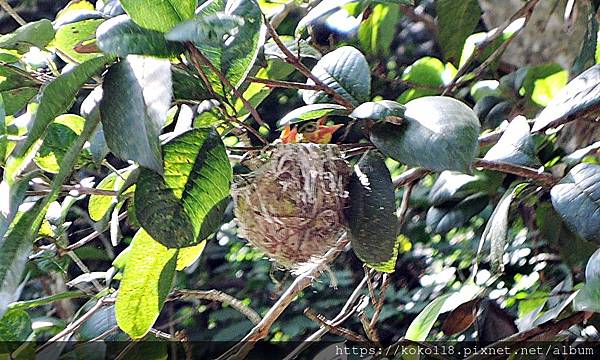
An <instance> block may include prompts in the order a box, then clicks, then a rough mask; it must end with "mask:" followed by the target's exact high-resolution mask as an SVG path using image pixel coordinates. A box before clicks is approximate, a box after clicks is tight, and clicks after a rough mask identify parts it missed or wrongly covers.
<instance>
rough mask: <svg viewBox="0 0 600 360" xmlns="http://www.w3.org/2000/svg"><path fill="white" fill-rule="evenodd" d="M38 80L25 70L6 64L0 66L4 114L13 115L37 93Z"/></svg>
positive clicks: (0, 88) (0, 93)
mask: <svg viewBox="0 0 600 360" xmlns="http://www.w3.org/2000/svg"><path fill="white" fill-rule="evenodd" d="M39 86H40V82H38V81H36V80H35V79H34V78H32V77H31V76H29V74H27V73H26V72H25V71H23V70H21V69H18V68H16V67H13V66H11V65H8V64H3V65H2V66H0V95H1V96H2V98H3V101H4V111H5V114H6V115H13V114H14V113H16V112H17V111H19V110H21V109H22V108H24V107H25V106H26V105H27V103H28V102H29V101H30V100H31V99H32V98H33V97H34V96H35V95H37V93H38V88H39Z"/></svg>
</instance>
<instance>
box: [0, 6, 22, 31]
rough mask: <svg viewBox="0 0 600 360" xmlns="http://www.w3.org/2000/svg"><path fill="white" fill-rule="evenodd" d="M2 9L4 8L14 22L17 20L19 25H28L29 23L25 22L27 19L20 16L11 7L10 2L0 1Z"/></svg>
mask: <svg viewBox="0 0 600 360" xmlns="http://www.w3.org/2000/svg"><path fill="white" fill-rule="evenodd" d="M0 7H2V9H4V11H6V12H7V13H8V15H10V17H11V18H13V20H15V21H16V22H17V23H18V24H19V25H21V26H23V25H25V24H27V21H25V19H23V18H22V17H21V15H19V14H18V13H17V12H16V11H15V9H13V8H12V6H10V4H9V3H8V1H6V0H0Z"/></svg>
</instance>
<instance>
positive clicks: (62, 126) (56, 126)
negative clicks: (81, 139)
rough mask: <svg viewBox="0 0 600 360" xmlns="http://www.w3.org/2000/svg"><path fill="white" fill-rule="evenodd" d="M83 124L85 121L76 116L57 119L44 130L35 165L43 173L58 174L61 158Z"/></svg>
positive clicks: (70, 115) (75, 138)
mask: <svg viewBox="0 0 600 360" xmlns="http://www.w3.org/2000/svg"><path fill="white" fill-rule="evenodd" d="M84 123H85V119H84V118H82V117H79V116H77V115H72V114H66V115H61V116H59V117H57V118H56V119H55V120H54V122H52V123H51V124H50V126H48V129H47V130H46V135H44V140H43V142H42V145H41V146H40V149H39V150H38V153H37V154H36V156H35V159H34V160H35V163H36V164H37V165H38V166H39V167H40V168H41V169H42V170H44V171H47V172H50V173H54V174H56V173H58V171H59V170H60V163H61V161H62V158H63V157H64V155H65V153H66V152H67V151H68V150H69V147H70V146H71V145H72V144H73V143H74V142H75V140H77V137H78V136H79V134H81V131H82V130H83V125H84Z"/></svg>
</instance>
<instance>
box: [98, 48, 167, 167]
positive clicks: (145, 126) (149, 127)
mask: <svg viewBox="0 0 600 360" xmlns="http://www.w3.org/2000/svg"><path fill="white" fill-rule="evenodd" d="M102 88H103V91H104V96H103V97H102V100H101V101H100V116H101V120H102V127H103V130H104V136H105V138H106V143H107V144H108V147H109V148H110V150H111V151H112V152H113V153H114V154H115V155H117V156H119V157H120V158H122V159H125V160H133V161H136V162H138V163H139V164H140V165H141V166H144V167H147V168H149V169H152V170H154V171H156V172H158V173H162V171H163V166H162V158H161V155H160V145H159V140H158V136H159V134H160V131H161V128H162V126H163V124H164V123H165V121H166V119H167V111H168V110H169V107H170V106H171V96H172V95H171V94H172V89H171V65H170V63H169V61H167V60H159V59H153V58H145V57H140V56H135V55H132V56H128V57H127V59H126V60H123V61H121V62H119V63H118V64H115V65H113V66H112V67H111V68H110V69H109V70H108V72H107V74H106V75H105V77H104V83H103V85H102Z"/></svg>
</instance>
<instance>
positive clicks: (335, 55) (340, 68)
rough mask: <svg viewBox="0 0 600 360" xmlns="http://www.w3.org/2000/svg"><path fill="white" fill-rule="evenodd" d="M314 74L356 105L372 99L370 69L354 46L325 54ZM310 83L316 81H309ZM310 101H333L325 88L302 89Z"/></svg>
mask: <svg viewBox="0 0 600 360" xmlns="http://www.w3.org/2000/svg"><path fill="white" fill-rule="evenodd" d="M312 73H313V74H314V75H315V76H316V77H317V78H318V79H319V80H321V81H322V82H323V83H324V84H325V85H326V86H328V87H330V88H331V89H333V90H334V91H335V92H337V93H338V94H340V95H341V96H342V97H343V98H344V99H346V100H348V101H349V102H350V103H352V104H353V105H355V106H358V105H360V104H361V103H363V102H366V101H369V99H370V96H371V70H370V69H369V64H368V63H367V59H365V56H364V55H363V54H362V53H361V52H360V51H358V50H357V49H355V48H353V47H352V46H342V47H341V48H338V49H336V50H334V51H332V52H330V53H329V54H327V55H325V56H323V57H322V58H321V60H319V61H318V62H317V64H316V65H315V67H314V68H313V69H312ZM306 83H307V84H308V85H314V84H315V83H314V81H312V80H310V79H309V80H308V81H307V82H306ZM302 98H303V99H304V102H305V103H307V104H315V103H330V102H331V100H332V99H330V97H329V96H328V95H326V94H325V93H324V92H322V91H313V90H302Z"/></svg>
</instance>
